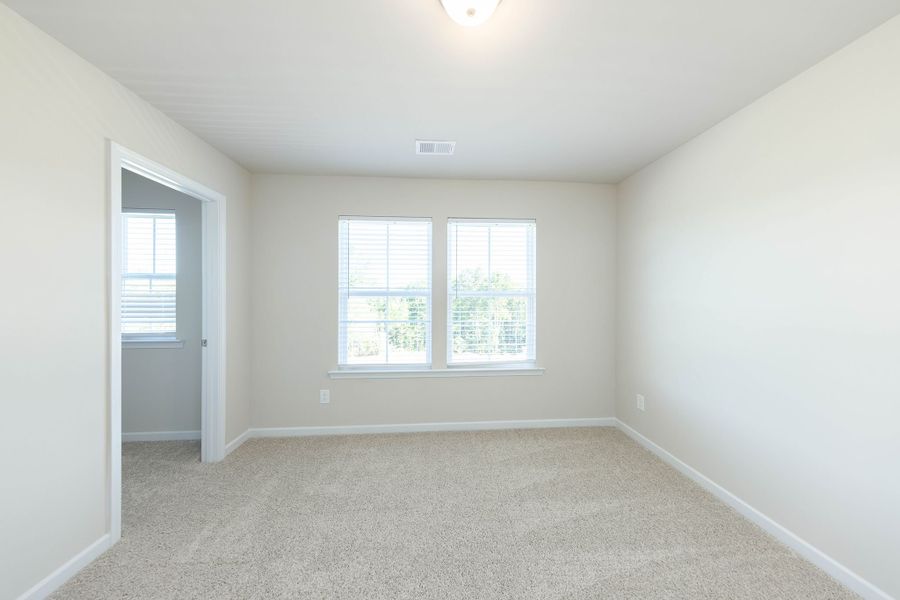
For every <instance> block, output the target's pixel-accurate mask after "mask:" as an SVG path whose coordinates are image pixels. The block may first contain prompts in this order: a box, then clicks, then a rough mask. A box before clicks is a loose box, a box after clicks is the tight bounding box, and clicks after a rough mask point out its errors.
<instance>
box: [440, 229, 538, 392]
mask: <svg viewBox="0 0 900 600" xmlns="http://www.w3.org/2000/svg"><path fill="white" fill-rule="evenodd" d="M453 223H522V224H532V225H534V226H535V227H536V226H537V220H536V219H478V218H474V219H470V218H467V217H450V218H449V219H447V260H446V263H447V277H446V282H445V285H446V286H447V289H446V297H447V317H446V318H447V323H446V331H445V336H446V338H447V341H446V343H447V354H446V358H447V369H448V370H452V371H457V370H458V371H460V372H464V371H479V372H480V371H484V370H497V371H500V372H501V373H500V374H501V375H502V374H503V372H510V371H515V370H518V369H525V370H528V369H538V367H536V366H535V365H536V364H537V285H536V284H535V288H534V290H533V291H532V292H531V293H530V294H523V293H521V292H509V293H506V292H464V293H462V294H460V295H463V296H485V297H501V296H517V297H519V296H529V297H530V300H531V301H530V302H529V303H528V306H529V309H528V312H529V315H528V321H530V322H531V323H532V324H533V328H532V329H533V331H532V335H531V336H529V338H528V355H529V356H531V357H533V358H530V359H528V360H524V361H514V362H510V361H482V362H452V356H453V334H452V329H453V314H452V306H453V292H452V290H451V286H450V225H451V224H453ZM531 243H532V246H533V248H532V250H531V253H530V254H529V255H528V257H527V258H528V261H529V263H528V270H529V272H530V273H531V276H532V277H533V278H534V279H535V281H537V234H536V233H535V234H534V236H533V238H532V239H531ZM516 365H523V366H522V367H517V366H516ZM539 370H540V371H541V373H543V369H539Z"/></svg>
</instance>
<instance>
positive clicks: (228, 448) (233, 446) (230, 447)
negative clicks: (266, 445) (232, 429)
mask: <svg viewBox="0 0 900 600" xmlns="http://www.w3.org/2000/svg"><path fill="white" fill-rule="evenodd" d="M250 431H251V430H250V429H248V430H247V431H245V432H244V433H242V434H241V435H239V436H237V437H236V438H234V439H233V440H231V441H230V442H228V444H226V445H225V456H228V455H229V454H231V453H232V452H234V451H235V450H237V449H238V446H240V445H241V444H243V443H244V442H246V441H247V440H249V439H250Z"/></svg>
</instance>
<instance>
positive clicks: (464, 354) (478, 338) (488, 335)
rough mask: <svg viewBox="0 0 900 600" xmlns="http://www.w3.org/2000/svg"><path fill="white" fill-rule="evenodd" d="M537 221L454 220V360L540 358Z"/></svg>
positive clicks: (451, 257) (451, 319) (451, 313)
mask: <svg viewBox="0 0 900 600" xmlns="http://www.w3.org/2000/svg"><path fill="white" fill-rule="evenodd" d="M535 268H536V255H535V224H534V222H532V221H507V222H502V221H498V222H483V221H466V220H464V219H452V220H451V221H450V224H449V227H448V295H449V297H448V303H447V309H448V319H447V321H448V363H449V364H456V363H485V362H518V361H533V360H534V359H535V354H536V352H535V299H536V285H535Z"/></svg>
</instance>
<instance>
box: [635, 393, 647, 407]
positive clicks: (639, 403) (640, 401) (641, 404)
mask: <svg viewBox="0 0 900 600" xmlns="http://www.w3.org/2000/svg"><path fill="white" fill-rule="evenodd" d="M637 408H638V410H640V411H644V410H647V409H646V408H644V397H643V396H642V395H640V394H638V395H637Z"/></svg>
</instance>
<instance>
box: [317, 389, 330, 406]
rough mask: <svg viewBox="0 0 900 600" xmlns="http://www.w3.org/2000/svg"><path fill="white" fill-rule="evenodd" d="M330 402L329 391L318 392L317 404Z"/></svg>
mask: <svg viewBox="0 0 900 600" xmlns="http://www.w3.org/2000/svg"><path fill="white" fill-rule="evenodd" d="M329 402H331V392H330V391H329V390H319V404H328V403H329Z"/></svg>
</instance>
